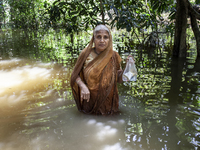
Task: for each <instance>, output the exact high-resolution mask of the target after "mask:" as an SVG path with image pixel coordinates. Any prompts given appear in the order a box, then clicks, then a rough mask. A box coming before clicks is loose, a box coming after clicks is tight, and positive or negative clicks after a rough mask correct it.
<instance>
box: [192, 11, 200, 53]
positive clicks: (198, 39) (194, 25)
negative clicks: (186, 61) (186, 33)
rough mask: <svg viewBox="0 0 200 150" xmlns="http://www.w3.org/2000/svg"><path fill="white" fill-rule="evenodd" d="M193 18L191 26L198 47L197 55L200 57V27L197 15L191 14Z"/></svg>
mask: <svg viewBox="0 0 200 150" xmlns="http://www.w3.org/2000/svg"><path fill="white" fill-rule="evenodd" d="M190 18H191V26H192V30H193V32H194V36H195V39H196V47H197V56H198V57H200V31H199V27H198V24H197V20H196V17H195V16H193V15H190Z"/></svg>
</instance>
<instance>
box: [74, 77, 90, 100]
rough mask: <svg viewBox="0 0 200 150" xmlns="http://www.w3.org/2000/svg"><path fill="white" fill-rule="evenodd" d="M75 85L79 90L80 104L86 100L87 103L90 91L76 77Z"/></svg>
mask: <svg viewBox="0 0 200 150" xmlns="http://www.w3.org/2000/svg"><path fill="white" fill-rule="evenodd" d="M76 83H77V84H78V86H79V87H80V88H81V104H82V102H83V100H87V102H89V101H90V90H89V89H88V87H87V86H86V85H85V83H84V82H83V81H82V80H81V78H80V77H79V76H78V77H77V79H76Z"/></svg>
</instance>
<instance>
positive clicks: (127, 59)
mask: <svg viewBox="0 0 200 150" xmlns="http://www.w3.org/2000/svg"><path fill="white" fill-rule="evenodd" d="M130 57H132V58H133V56H132V55H128V57H127V58H126V63H127V62H128V61H129V58H130ZM133 61H134V63H135V59H134V58H133Z"/></svg>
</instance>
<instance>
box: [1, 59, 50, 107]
mask: <svg viewBox="0 0 200 150" xmlns="http://www.w3.org/2000/svg"><path fill="white" fill-rule="evenodd" d="M27 63H28V62H27V61H24V60H20V59H13V60H6V61H1V62H0V66H1V68H7V69H2V70H0V103H1V105H0V108H1V107H2V109H5V108H4V107H5V106H7V107H10V106H13V105H17V104H18V103H20V102H22V101H24V100H31V98H30V96H32V95H33V93H34V91H37V90H38V89H40V90H41V91H43V88H42V87H43V86H44V85H46V84H50V83H51V82H52V81H51V80H50V77H51V73H52V69H47V64H42V63H35V64H31V65H27ZM48 65H50V64H48ZM12 66H15V67H14V68H13V67H12ZM42 66H43V67H42ZM36 88H37V90H36ZM46 94H48V92H47V93H46Z"/></svg>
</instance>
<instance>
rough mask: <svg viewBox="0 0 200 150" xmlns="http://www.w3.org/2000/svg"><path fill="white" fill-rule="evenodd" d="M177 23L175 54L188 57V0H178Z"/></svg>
mask: <svg viewBox="0 0 200 150" xmlns="http://www.w3.org/2000/svg"><path fill="white" fill-rule="evenodd" d="M176 2H177V3H176V24H175V36H174V47H173V56H175V57H186V51H187V46H186V28H187V15H188V3H187V0H176Z"/></svg>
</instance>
